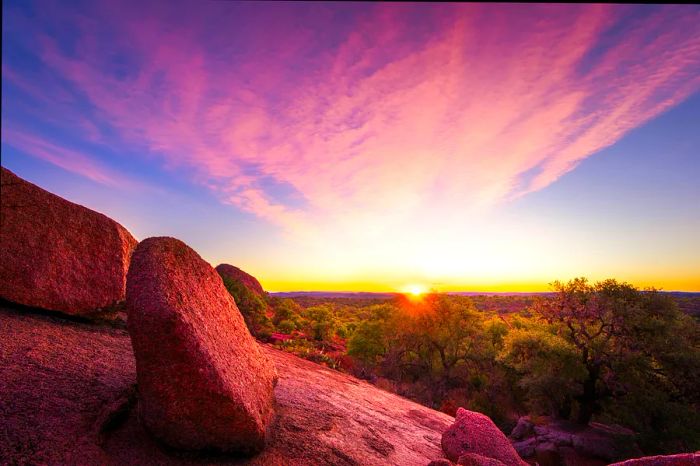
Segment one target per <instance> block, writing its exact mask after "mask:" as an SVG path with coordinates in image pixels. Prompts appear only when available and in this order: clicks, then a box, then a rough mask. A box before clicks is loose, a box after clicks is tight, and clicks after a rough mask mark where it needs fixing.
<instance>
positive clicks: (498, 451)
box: [442, 408, 525, 466]
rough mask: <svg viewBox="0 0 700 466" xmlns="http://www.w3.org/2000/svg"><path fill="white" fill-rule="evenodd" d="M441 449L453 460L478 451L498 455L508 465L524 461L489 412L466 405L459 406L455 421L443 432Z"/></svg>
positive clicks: (520, 463)
mask: <svg viewBox="0 0 700 466" xmlns="http://www.w3.org/2000/svg"><path fill="white" fill-rule="evenodd" d="M442 450H443V452H444V453H445V456H447V458H448V459H450V460H452V461H457V460H458V459H459V457H460V456H462V455H464V454H465V453H476V454H478V455H483V456H486V457H488V458H494V459H497V460H499V461H500V462H502V463H503V464H505V465H506V466H521V465H524V464H525V462H524V461H523V460H522V459H521V458H520V457H519V456H518V453H517V452H516V451H515V449H513V446H512V445H511V444H510V442H509V441H508V438H507V437H506V436H505V435H504V434H503V432H501V431H500V430H499V429H498V427H496V424H494V423H493V421H492V420H491V419H490V418H489V417H488V416H485V415H483V414H481V413H477V412H474V411H468V410H466V409H464V408H459V409H458V410H457V417H456V419H455V422H454V424H452V425H451V426H450V427H449V428H448V429H447V430H446V431H445V432H444V433H443V434H442Z"/></svg>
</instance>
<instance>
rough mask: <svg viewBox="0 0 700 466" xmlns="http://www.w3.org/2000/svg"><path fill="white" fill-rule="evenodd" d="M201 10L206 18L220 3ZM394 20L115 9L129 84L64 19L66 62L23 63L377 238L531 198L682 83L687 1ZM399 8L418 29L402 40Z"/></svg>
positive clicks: (689, 22) (376, 12) (223, 176)
mask: <svg viewBox="0 0 700 466" xmlns="http://www.w3.org/2000/svg"><path fill="white" fill-rule="evenodd" d="M154 8H155V7H154ZM212 8H213V9H216V10H217V11H210V12H208V13H209V14H210V16H208V18H213V17H216V16H217V14H219V13H221V12H220V11H218V9H221V8H224V9H225V8H226V4H222V5H215V6H213V7H212ZM290 8H292V7H290ZM412 8H413V7H411V6H407V5H392V6H387V5H367V6H366V7H364V8H363V9H362V10H363V11H362V12H361V13H359V14H358V15H357V16H356V17H354V19H353V20H352V21H354V22H351V23H350V24H344V29H343V28H341V29H340V30H341V32H340V33H335V35H334V32H333V31H332V30H331V29H333V27H334V26H333V25H332V24H331V26H330V27H328V28H324V26H323V25H324V24H325V23H324V22H323V21H320V20H319V22H318V23H317V24H312V25H308V24H307V25H302V24H300V22H298V21H294V20H293V17H292V16H285V11H286V10H285V9H281V10H266V14H268V15H269V17H265V18H263V19H265V20H269V24H270V26H269V27H267V28H255V27H252V26H251V27H250V30H249V31H248V32H247V35H246V36H245V37H244V38H243V39H244V40H243V39H241V38H240V37H239V38H238V40H239V42H237V43H236V44H235V45H231V44H228V43H227V42H226V40H227V38H226V36H225V35H224V36H223V38H222V37H217V38H214V39H212V38H211V36H208V35H207V34H206V32H207V21H206V20H205V19H206V18H205V17H207V16H206V13H207V12H204V13H201V12H197V13H196V14H194V13H193V14H192V17H189V16H188V21H187V22H185V21H184V20H183V19H182V18H179V19H178V20H174V22H171V23H169V22H166V21H165V20H164V19H163V18H164V17H168V18H169V17H170V16H168V15H156V14H155V13H153V12H150V13H149V12H146V13H145V14H137V13H141V12H140V11H139V12H135V11H129V10H128V9H122V8H121V7H120V6H116V5H115V6H114V9H113V10H112V11H107V12H105V11H103V12H102V14H103V15H104V17H103V18H102V19H103V20H104V21H105V23H107V24H108V27H109V28H111V29H113V32H114V36H113V37H111V39H110V41H108V42H109V45H108V47H111V48H113V49H114V50H116V51H120V52H121V53H124V54H126V55H128V57H129V58H130V59H131V60H133V61H134V62H135V63H138V67H137V68H136V71H137V72H136V73H133V74H131V75H129V76H127V77H123V76H119V77H118V76H116V75H115V74H114V73H113V72H111V71H109V70H110V67H109V65H110V63H109V61H108V60H109V58H108V55H106V54H105V53H104V47H107V45H105V43H101V42H100V41H99V40H97V39H96V33H95V30H94V25H91V24H92V23H90V22H87V23H86V22H85V21H84V20H82V21H77V25H78V28H79V30H80V31H82V34H83V38H84V39H85V40H84V41H82V42H80V43H81V44H82V45H81V47H80V48H79V50H78V51H76V52H74V53H72V54H68V53H66V52H64V51H62V50H61V49H60V47H58V45H57V44H56V43H55V42H54V41H53V40H52V39H50V38H49V37H47V36H45V37H43V38H42V39H41V44H42V47H41V57H42V60H43V61H44V63H45V64H46V65H47V66H49V67H50V69H52V70H53V71H54V72H55V73H57V74H58V75H59V76H61V77H62V78H63V79H65V80H66V81H68V82H70V83H71V84H72V85H73V86H75V88H76V89H79V90H80V92H82V93H83V94H84V95H85V96H86V97H87V99H88V100H89V101H90V102H91V104H92V105H93V106H94V107H95V109H96V112H97V114H98V116H99V117H100V118H101V119H102V121H103V122H104V123H105V124H108V125H110V126H111V127H113V128H115V129H116V130H117V132H118V134H119V135H120V137H121V138H123V140H125V141H129V143H131V144H134V145H137V146H140V147H144V148H146V149H148V150H149V152H150V153H152V154H154V155H155V157H158V159H159V160H161V161H162V162H163V164H164V165H165V166H166V167H168V168H182V167H184V168H187V169H189V170H190V171H191V173H192V177H193V179H194V180H195V181H196V182H198V183H201V184H203V185H205V186H208V187H210V188H211V189H212V190H215V191H216V192H217V193H218V194H219V195H220V196H221V199H222V200H223V201H224V202H228V203H231V204H233V205H235V206H237V207H238V208H241V209H243V210H246V211H249V212H253V213H255V214H257V215H259V216H260V217H262V218H265V219H267V220H269V221H272V222H274V223H277V224H280V225H282V226H284V227H286V228H288V229H290V230H293V231H302V232H309V231H314V230H316V229H318V228H319V223H323V224H324V225H326V226H324V228H326V227H327V228H336V229H337V231H343V230H345V231H348V230H346V229H348V228H349V229H350V230H349V231H352V232H353V234H355V233H357V232H356V231H355V230H353V226H352V225H356V224H359V223H361V222H367V223H370V224H372V225H374V226H377V225H379V227H378V228H379V230H380V231H381V229H382V225H384V226H385V229H390V228H392V227H394V226H396V225H403V224H410V222H415V221H416V219H420V218H422V217H424V216H425V213H426V212H436V213H437V212H454V211H462V210H469V209H471V208H478V207H479V206H492V205H494V204H496V203H499V202H504V201H506V200H508V199H513V198H516V197H519V196H522V195H525V194H527V193H529V192H532V191H536V190H540V189H543V188H545V187H546V186H548V185H550V184H551V183H553V182H555V181H556V180H557V179H558V178H560V177H561V176H562V175H564V174H565V173H567V172H568V171H570V170H572V169H574V168H575V167H576V166H577V165H578V163H580V162H581V161H582V160H584V159H585V158H586V157H588V156H590V155H591V154H593V153H595V152H597V151H599V150H600V149H602V148H604V147H606V146H609V145H611V144H613V143H615V142H616V141H618V140H619V139H620V138H621V137H622V136H624V135H625V134H626V133H627V132H628V131H630V130H631V129H634V128H636V127H638V126H640V125H642V124H644V123H645V122H647V121H649V120H650V119H652V118H654V117H655V116H657V115H659V114H660V113H661V112H663V111H665V110H666V109H668V108H669V107H671V106H673V105H676V104H678V103H679V102H681V101H682V100H684V99H685V98H687V97H688V96H689V95H690V94H692V93H693V92H695V91H697V90H698V89H699V88H700V72H699V70H700V27H699V26H698V25H699V24H700V10H698V9H697V8H688V9H684V8H681V7H663V8H658V9H655V10H653V11H652V10H650V11H648V12H647V13H648V14H645V15H643V16H639V18H638V19H636V20H634V21H631V20H626V18H627V15H628V14H629V13H630V12H631V11H632V10H631V7H627V6H604V5H588V6H563V5H534V6H530V5H495V6H493V5H492V6H488V5H477V4H470V5H453V6H449V7H447V6H446V7H445V8H441V9H438V8H435V9H429V8H425V6H423V7H422V8H420V9H421V11H419V12H418V13H416V12H415V11H412ZM315 14H317V15H319V16H318V17H319V18H327V19H328V18H330V14H329V10H328V8H327V7H319V9H318V11H317V12H315ZM416 14H418V15H419V16H420V17H421V19H422V23H421V24H426V25H427V26H425V27H427V28H428V29H429V30H428V31H427V32H423V33H419V32H415V30H414V26H415V24H414V23H411V22H410V21H409V20H408V17H409V16H411V15H414V19H415V15H416ZM324 15H325V16H324ZM263 16H264V15H263ZM251 21H252V22H253V26H255V25H257V24H258V23H255V22H254V20H251ZM329 21H330V20H329ZM624 21H627V22H625V24H626V29H625V30H624V33H622V34H619V36H618V37H615V36H613V37H612V38H609V37H608V36H606V35H605V34H606V31H609V30H610V28H611V27H613V26H616V25H619V24H621V22H624ZM263 23H265V22H264V21H263ZM188 25H189V26H188ZM331 39H335V40H331ZM231 40H232V41H233V39H231ZM605 41H607V42H608V43H605V46H604V47H602V48H601V47H599V46H600V45H601V43H604V42H605ZM319 44H332V45H327V46H319ZM239 49H240V50H239ZM110 50H111V49H110ZM222 51H228V52H222ZM87 130H88V134H93V135H94V137H98V136H99V134H98V133H94V132H93V131H92V130H91V129H90V128H87ZM37 147H39V148H40V149H41V148H42V147H43V148H44V149H47V150H46V151H44V152H43V153H44V157H48V155H47V154H48V148H47V147H46V146H40V145H35V147H34V149H35V152H36V150H37V149H36V148H37ZM44 149H41V150H44ZM51 149H52V150H53V149H55V148H51ZM54 153H55V154H57V155H56V156H58V157H63V156H65V158H70V157H71V156H72V155H71V154H65V153H62V152H61V151H60V150H56V151H55V152H54ZM61 154H62V155H61ZM83 158H84V157H83ZM75 160H82V158H76V159H75ZM81 163H82V162H81ZM75 164H77V162H75V163H74V165H75ZM87 172H88V173H91V174H92V176H98V175H95V174H94V173H95V171H94V170H88V171H87ZM86 176H88V175H86ZM266 180H267V181H269V180H273V181H274V183H276V184H278V185H282V186H286V187H288V188H289V189H290V190H292V191H293V192H295V193H296V194H297V197H298V198H301V199H302V200H303V202H291V201H289V200H288V199H285V198H284V196H282V197H281V198H280V196H277V195H275V193H274V192H273V190H272V189H271V188H270V186H269V185H268V184H269V183H268V182H267V181H266ZM319 219H323V220H322V222H321V221H320V220H319ZM327 225H335V227H330V226H327ZM354 228H355V229H356V228H357V227H354Z"/></svg>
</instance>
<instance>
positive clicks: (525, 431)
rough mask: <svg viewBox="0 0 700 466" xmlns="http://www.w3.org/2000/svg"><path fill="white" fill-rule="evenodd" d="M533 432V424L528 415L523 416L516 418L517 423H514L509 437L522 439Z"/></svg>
mask: <svg viewBox="0 0 700 466" xmlns="http://www.w3.org/2000/svg"><path fill="white" fill-rule="evenodd" d="M534 433H535V425H534V424H533V423H532V421H531V420H530V417H529V416H523V417H521V418H520V419H518V423H517V424H516V425H515V427H514V428H513V430H512V431H511V433H510V438H512V439H513V440H523V439H525V438H527V437H530V436H532V435H533V434H534Z"/></svg>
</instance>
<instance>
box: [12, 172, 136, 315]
mask: <svg viewBox="0 0 700 466" xmlns="http://www.w3.org/2000/svg"><path fill="white" fill-rule="evenodd" d="M1 180H2V181H1V183H2V196H1V199H2V203H1V205H2V215H1V218H2V220H1V226H0V296H1V297H2V298H3V299H6V300H8V301H12V302H14V303H18V304H22V305H24V306H29V307H36V308H42V309H47V310H52V311H60V312H63V313H65V314H71V315H79V316H93V315H96V314H97V312H98V311H99V310H101V309H105V308H109V307H111V306H113V305H115V304H117V303H119V302H120V301H123V300H124V292H125V284H126V273H127V270H128V268H129V259H130V257H131V253H132V251H133V249H134V247H135V246H136V243H137V242H136V240H135V239H134V237H133V236H131V234H130V233H129V232H128V231H127V230H126V229H125V228H124V227H122V226H121V225H119V224H118V223H117V222H115V221H114V220H112V219H110V218H108V217H106V216H104V215H102V214H100V213H98V212H95V211H93V210H90V209H88V208H85V207H83V206H80V205H78V204H74V203H72V202H69V201H66V200H65V199H63V198H61V197H59V196H56V195H54V194H51V193H49V192H48V191H45V190H43V189H41V188H39V187H38V186H36V185H33V184H32V183H29V182H27V181H25V180H23V179H21V178H19V177H18V176H16V175H15V174H14V173H12V172H10V171H9V170H7V169H5V168H2V177H1Z"/></svg>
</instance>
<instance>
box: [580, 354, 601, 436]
mask: <svg viewBox="0 0 700 466" xmlns="http://www.w3.org/2000/svg"><path fill="white" fill-rule="evenodd" d="M587 367H588V377H587V378H586V380H585V381H584V382H583V393H582V394H581V396H579V397H578V402H579V411H578V418H577V419H576V422H578V423H579V424H582V425H588V423H589V422H591V418H592V417H593V414H595V412H596V409H597V406H598V393H597V391H596V384H597V382H598V377H599V376H600V367H599V366H596V365H593V366H591V365H588V366H587Z"/></svg>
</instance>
